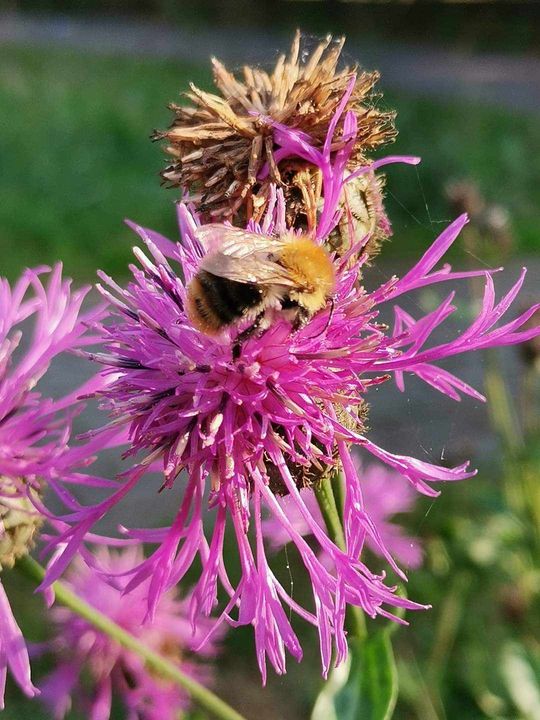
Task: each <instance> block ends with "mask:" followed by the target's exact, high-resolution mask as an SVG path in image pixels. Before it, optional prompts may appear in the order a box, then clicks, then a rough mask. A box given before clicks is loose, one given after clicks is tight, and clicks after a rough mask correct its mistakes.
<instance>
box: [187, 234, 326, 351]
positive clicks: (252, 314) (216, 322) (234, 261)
mask: <svg viewBox="0 0 540 720" xmlns="http://www.w3.org/2000/svg"><path fill="white" fill-rule="evenodd" d="M196 233H197V237H198V239H199V240H200V241H201V243H202V244H203V245H204V246H205V248H206V250H207V253H206V255H205V256H204V257H203V259H202V261H201V264H200V266H199V269H198V272H197V274H196V275H195V277H194V278H193V279H192V280H191V282H190V283H189V285H188V288H187V304H186V311H187V315H188V318H189V319H190V321H191V322H192V324H193V325H194V326H195V327H196V328H197V329H199V330H200V331H201V332H203V333H205V334H206V335H216V334H218V333H219V332H221V330H223V329H224V328H226V327H229V326H231V325H233V324H236V323H238V322H240V321H243V320H247V321H250V320H251V321H252V323H251V326H250V327H248V328H247V330H246V331H245V336H247V335H249V334H251V333H252V332H254V331H255V330H256V329H257V328H261V329H264V328H265V327H268V326H269V324H270V322H271V319H272V317H273V314H274V312H276V311H277V312H280V311H286V313H287V316H288V317H290V319H291V322H292V325H293V328H294V329H298V328H299V327H301V326H302V325H304V324H305V323H306V322H307V321H308V320H309V319H310V318H311V317H312V316H313V315H314V314H315V313H316V312H318V311H319V310H322V308H324V306H325V305H326V302H327V300H328V299H329V298H330V297H331V296H332V293H333V291H334V287H335V273H334V266H333V264H332V261H331V259H330V256H329V255H328V253H327V252H326V250H325V249H324V248H322V247H320V246H319V245H316V244H315V243H314V242H313V241H312V240H311V239H310V238H309V237H307V236H305V235H294V234H286V235H282V236H281V237H278V238H276V237H270V236H268V235H259V234H256V233H253V232H248V231H245V230H241V229H239V228H233V227H229V226H227V225H222V224H218V223H213V224H209V225H204V226H201V227H200V228H198V230H197V231H196ZM241 335H243V336H244V333H241ZM239 337H240V336H239ZM237 341H238V338H237Z"/></svg>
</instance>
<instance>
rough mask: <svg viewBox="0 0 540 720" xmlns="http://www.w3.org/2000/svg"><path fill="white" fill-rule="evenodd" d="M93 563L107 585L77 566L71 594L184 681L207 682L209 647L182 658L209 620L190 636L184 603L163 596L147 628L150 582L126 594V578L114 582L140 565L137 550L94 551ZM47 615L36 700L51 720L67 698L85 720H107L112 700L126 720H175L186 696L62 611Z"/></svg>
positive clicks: (213, 647)
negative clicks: (46, 666)
mask: <svg viewBox="0 0 540 720" xmlns="http://www.w3.org/2000/svg"><path fill="white" fill-rule="evenodd" d="M95 559H96V561H97V562H98V563H99V565H100V567H101V568H102V569H104V570H107V571H108V572H109V573H110V574H111V575H110V576H109V577H108V581H106V580H105V579H104V578H103V577H101V576H100V575H98V574H97V573H96V572H95V571H94V570H92V569H90V568H89V567H88V566H87V565H85V564H84V563H83V562H81V561H80V560H79V561H77V563H76V564H74V566H73V567H72V568H71V569H70V572H69V573H68V576H67V582H68V584H69V585H70V586H71V588H72V589H73V591H74V592H75V593H76V594H77V595H78V596H79V597H80V598H82V599H83V600H85V601H86V602H87V603H89V604H90V605H91V606H92V607H94V608H96V609H97V610H99V611H100V612H102V613H104V614H105V615H107V617H109V618H111V620H113V621H114V622H115V623H117V624H118V625H120V626H121V627H122V628H124V629H125V630H127V631H128V632H130V633H131V634H133V635H134V636H135V637H137V638H139V639H140V640H141V641H142V642H143V643H144V644H145V645H146V646H147V647H149V648H151V649H152V650H154V651H156V652H158V653H160V654H161V655H164V656H165V657H167V658H168V659H169V660H170V661H172V662H174V663H176V664H177V665H178V667H180V668H181V669H182V670H183V671H184V672H186V673H187V674H188V675H191V676H192V677H193V678H195V679H197V680H198V681H199V682H204V683H208V682H209V681H210V679H211V667H210V664H209V663H208V662H205V661H208V660H209V659H210V658H212V657H213V656H214V655H215V654H216V652H217V648H216V645H215V644H211V643H208V644H206V645H205V646H204V648H202V649H199V650H198V651H197V654H196V655H195V654H191V655H190V654H189V653H190V651H191V650H192V649H193V648H194V646H195V645H196V644H199V643H200V641H201V639H202V636H203V634H204V633H205V632H206V629H207V628H206V624H207V623H208V622H209V621H206V623H205V622H202V623H200V624H199V626H198V628H197V631H196V633H195V634H193V631H192V627H191V623H190V622H189V620H188V607H187V602H186V601H185V600H183V601H181V600H179V599H177V598H175V596H174V593H173V592H169V593H167V594H165V595H164V596H163V597H162V599H161V602H160V605H159V608H158V609H157V611H156V614H155V617H154V622H153V623H152V624H151V625H150V624H144V623H143V620H144V617H145V614H146V610H147V598H146V596H147V593H148V585H149V581H147V582H146V583H142V584H141V585H139V586H138V587H137V589H136V590H134V591H133V592H131V593H130V594H129V595H127V596H125V595H124V594H123V589H124V587H125V585H126V583H127V580H126V579H125V577H124V578H123V579H122V578H120V577H116V578H115V577H114V576H115V575H117V576H120V575H122V574H123V573H125V572H126V571H127V570H129V569H130V568H132V567H133V565H134V564H136V563H140V562H141V560H142V552H141V550H140V548H139V547H138V546H135V547H130V548H127V549H125V550H123V551H121V552H116V551H109V550H107V549H106V548H100V549H99V550H98V551H97V553H96V558H95ZM51 616H52V620H53V623H54V625H55V630H56V636H55V637H54V639H53V640H52V641H51V642H50V643H49V644H48V648H49V650H50V651H51V652H52V653H54V658H55V662H56V669H55V670H54V671H53V672H52V673H51V674H50V675H49V676H48V677H47V678H46V679H45V680H44V682H43V683H42V684H41V691H42V692H41V699H42V700H43V701H44V702H45V703H46V704H47V705H48V707H49V708H50V709H51V712H52V717H53V718H54V719H55V720H57V719H58V720H60V719H61V718H64V717H65V716H66V714H67V713H68V712H69V710H70V708H71V705H72V698H73V699H74V705H75V707H76V708H77V709H78V710H79V711H81V710H82V711H83V712H84V716H85V717H88V718H91V720H108V718H109V716H110V713H111V706H112V701H113V698H118V699H120V700H121V702H122V703H123V705H124V708H125V710H126V713H127V714H126V719H127V720H178V718H179V717H180V711H182V710H185V709H186V708H187V707H188V705H189V698H188V696H187V694H186V693H184V692H183V691H182V690H181V689H180V688H179V687H178V686H176V685H174V684H172V683H170V682H168V681H166V680H164V679H162V678H160V677H159V676H157V675H155V674H153V673H152V672H151V671H149V670H148V669H147V668H146V667H145V664H144V660H143V659H142V658H141V657H140V656H139V655H136V654H135V653H133V652H131V651H129V650H126V649H124V648H122V647H121V646H120V645H118V643H117V642H116V641H115V640H113V639H112V638H111V637H109V636H108V635H105V634H103V633H101V632H100V631H99V630H96V629H95V628H94V627H93V626H91V625H90V624H89V623H88V622H87V621H86V620H84V619H82V618H81V617H79V616H77V615H75V614H73V613H72V612H71V611H70V610H68V609H67V608H64V607H54V608H53V609H52V610H51Z"/></svg>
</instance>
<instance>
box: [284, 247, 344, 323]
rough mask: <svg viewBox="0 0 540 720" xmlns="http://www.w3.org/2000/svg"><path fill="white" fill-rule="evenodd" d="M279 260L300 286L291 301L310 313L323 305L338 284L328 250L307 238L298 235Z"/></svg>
mask: <svg viewBox="0 0 540 720" xmlns="http://www.w3.org/2000/svg"><path fill="white" fill-rule="evenodd" d="M279 262H280V264H281V265H282V266H283V267H285V268H286V269H287V270H288V271H289V273H290V276H291V280H292V281H293V282H294V283H295V285H296V287H297V289H296V290H293V291H292V292H291V293H290V298H291V300H295V301H296V302H298V304H299V305H301V306H302V307H304V308H305V309H306V310H308V311H309V312H310V313H315V312H317V310H320V309H321V308H323V307H324V305H325V304H326V300H327V298H328V297H330V296H331V295H332V292H333V290H334V286H335V272H334V266H333V264H332V261H331V260H330V258H329V256H328V253H327V252H326V250H324V248H322V247H320V246H319V245H315V243H314V242H312V241H311V240H309V239H308V238H305V237H295V238H294V239H292V240H291V241H290V242H288V243H287V244H286V245H285V247H284V248H283V250H282V251H281V252H280V256H279Z"/></svg>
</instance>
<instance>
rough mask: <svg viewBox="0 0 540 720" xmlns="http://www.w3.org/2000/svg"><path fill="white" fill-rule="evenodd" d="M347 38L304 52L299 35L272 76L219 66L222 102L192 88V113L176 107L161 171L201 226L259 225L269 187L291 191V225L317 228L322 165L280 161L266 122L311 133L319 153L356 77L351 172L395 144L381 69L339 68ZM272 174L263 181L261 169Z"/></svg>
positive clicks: (164, 134)
mask: <svg viewBox="0 0 540 720" xmlns="http://www.w3.org/2000/svg"><path fill="white" fill-rule="evenodd" d="M343 43H344V38H341V39H339V40H336V41H333V40H332V38H331V37H327V38H326V39H325V40H323V41H322V42H320V43H319V44H318V45H316V46H315V47H314V48H313V49H312V50H311V51H308V50H305V48H304V44H305V41H304V39H303V38H302V37H301V35H300V33H299V32H297V33H296V35H295V38H294V40H293V43H292V47H291V50H290V52H289V55H288V56H285V55H281V56H280V57H279V58H278V60H277V63H276V65H275V67H274V69H273V71H272V72H270V73H269V72H266V71H264V70H261V69H258V68H252V67H249V66H245V67H244V68H243V80H238V79H236V77H235V76H234V75H233V74H232V73H230V72H229V71H228V70H227V69H226V68H225V67H224V66H223V65H222V64H221V63H220V62H219V61H218V60H215V59H214V60H213V61H212V62H213V71H214V83H215V85H216V87H217V88H218V90H219V92H220V95H214V94H210V93H207V92H203V91H202V90H199V89H198V88H196V87H195V86H194V85H191V91H190V92H188V93H186V96H187V98H188V99H189V100H190V101H191V103H192V106H191V107H185V106H179V105H171V109H172V110H173V112H174V113H175V118H174V121H173V123H172V126H171V128H170V129H169V130H168V131H165V132H157V133H156V134H155V137H156V139H162V138H163V139H166V140H167V142H168V145H167V147H166V152H167V153H168V154H169V155H170V156H171V158H172V161H171V163H170V165H169V166H168V167H167V168H166V169H165V170H164V171H163V173H162V176H163V178H164V180H165V182H166V183H167V184H168V185H169V186H171V187H180V188H182V189H183V190H188V191H189V192H190V193H191V194H192V198H193V199H194V201H195V202H196V203H197V205H198V208H197V209H198V211H199V212H200V214H201V215H202V217H203V220H204V221H211V220H212V221H216V220H217V221H222V220H225V219H228V220H232V221H239V222H245V221H246V219H248V218H251V217H254V218H255V219H257V218H260V217H261V215H262V213H263V212H264V210H265V208H266V203H267V198H268V193H269V185H270V183H277V184H278V185H280V186H281V187H282V189H283V191H284V193H285V200H286V204H287V211H288V216H289V217H288V220H289V222H290V224H291V225H292V226H294V227H299V228H302V227H307V228H310V227H313V224H314V223H315V220H316V213H317V208H318V206H319V200H320V195H321V181H320V177H319V173H318V171H317V169H316V168H314V167H313V166H312V165H310V164H309V163H308V162H306V161H303V160H300V159H286V160H283V161H282V162H280V163H279V166H278V165H277V164H276V161H275V158H274V153H273V151H274V142H273V137H272V127H271V124H270V123H269V121H268V118H272V120H273V121H277V122H279V123H282V124H286V125H288V126H289V127H292V128H296V129H298V130H301V131H303V132H306V133H308V134H309V135H310V137H311V138H312V141H313V142H314V143H315V144H317V143H318V144H319V145H320V146H322V144H323V143H324V139H325V137H326V134H327V131H328V126H329V123H330V120H331V118H332V116H333V114H334V112H335V110H336V107H337V105H338V103H339V101H340V100H341V98H342V97H343V94H344V92H345V90H346V88H347V85H348V83H349V81H350V79H351V77H352V76H353V75H356V84H355V87H354V90H353V92H352V94H351V97H350V99H349V102H348V104H347V110H352V111H353V112H354V113H355V114H356V116H357V119H358V137H357V143H356V146H355V149H354V152H353V154H352V158H351V167H357V166H358V165H360V164H365V163H366V162H367V157H366V156H367V154H368V153H369V152H370V151H372V150H374V149H375V148H376V147H378V146H379V145H381V144H382V143H385V142H388V141H390V140H392V139H393V138H394V137H395V130H394V126H393V119H394V114H393V113H388V112H381V111H379V110H377V109H376V108H375V106H374V95H373V92H372V91H373V86H374V85H375V83H376V82H377V80H378V78H379V74H378V73H377V72H364V71H359V70H358V68H356V67H344V68H342V69H338V64H339V60H340V55H341V50H342V47H343ZM265 163H268V166H269V169H270V172H269V174H268V176H267V178H266V179H265V180H264V181H260V180H257V175H258V173H259V171H260V170H261V168H262V167H263V165H264V164H265Z"/></svg>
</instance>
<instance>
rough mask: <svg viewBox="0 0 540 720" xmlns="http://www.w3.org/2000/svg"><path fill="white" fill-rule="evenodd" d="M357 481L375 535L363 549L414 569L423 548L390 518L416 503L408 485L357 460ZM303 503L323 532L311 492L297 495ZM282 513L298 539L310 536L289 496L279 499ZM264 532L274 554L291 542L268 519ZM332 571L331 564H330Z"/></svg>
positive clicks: (390, 472) (375, 465) (379, 467)
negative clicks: (390, 557) (292, 526)
mask: <svg viewBox="0 0 540 720" xmlns="http://www.w3.org/2000/svg"><path fill="white" fill-rule="evenodd" d="M354 464H355V465H356V468H357V473H358V479H359V483H360V487H361V490H362V499H363V501H364V509H365V512H366V514H367V515H368V516H369V518H370V520H371V522H372V523H373V526H374V527H375V528H376V529H377V535H378V537H376V536H373V535H368V536H367V537H366V545H367V547H369V549H370V550H371V551H372V552H374V553H375V554H376V555H379V556H381V557H385V553H386V552H389V553H390V555H392V556H393V557H394V558H395V559H396V560H397V561H398V562H399V563H400V564H402V565H403V566H404V567H406V568H411V569H415V568H418V567H420V565H421V564H422V548H421V546H420V541H419V540H418V539H417V538H413V537H409V536H408V535H407V534H406V533H405V531H404V530H403V528H402V527H400V525H399V524H398V523H397V522H392V520H391V518H392V516H393V515H395V514H396V513H405V512H410V511H411V510H412V509H413V506H414V502H415V500H416V497H417V495H416V493H415V491H414V489H413V488H412V487H411V485H410V484H409V483H407V481H406V480H405V479H404V478H403V477H402V476H401V475H400V474H399V473H397V472H394V471H393V470H389V469H388V468H386V467H385V466H384V465H380V464H379V463H371V464H370V465H368V466H367V467H366V468H362V467H361V466H360V464H359V463H358V461H357V460H356V458H355V459H354ZM300 494H301V496H302V499H303V501H304V503H305V505H306V507H307V509H308V510H309V512H310V513H311V515H312V517H313V519H314V520H315V521H316V522H317V523H318V525H319V526H320V527H321V529H323V530H324V520H323V517H322V515H321V511H320V510H319V506H318V504H317V498H316V497H315V493H314V492H313V490H312V489H311V488H304V489H303V490H301V491H300ZM279 502H280V504H281V507H282V509H283V512H284V513H285V515H286V516H287V518H288V519H289V521H290V522H291V524H292V525H294V527H295V529H296V530H297V531H298V532H299V533H300V535H302V536H304V535H311V534H312V530H311V528H310V526H309V525H308V523H307V522H306V521H305V520H304V518H303V516H302V513H301V512H300V509H299V507H298V505H297V504H296V503H294V502H291V500H290V497H289V496H285V497H283V498H280V499H279ZM263 532H264V533H265V535H266V537H267V538H268V541H269V543H270V544H271V545H272V547H274V548H275V549H276V550H279V549H281V548H282V547H283V546H284V545H286V544H287V543H289V542H290V540H291V538H290V535H289V533H288V532H287V530H286V529H285V528H284V527H283V525H282V524H281V523H280V522H278V521H277V520H276V518H275V517H271V518H270V519H268V520H265V521H263ZM329 565H330V567H331V563H330V564H329Z"/></svg>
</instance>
